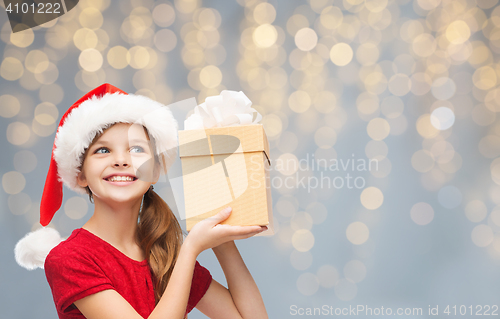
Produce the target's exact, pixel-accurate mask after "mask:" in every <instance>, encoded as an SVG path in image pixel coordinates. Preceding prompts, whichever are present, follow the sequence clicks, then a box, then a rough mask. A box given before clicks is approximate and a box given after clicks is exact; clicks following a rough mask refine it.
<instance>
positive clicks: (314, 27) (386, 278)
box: [0, 0, 500, 318]
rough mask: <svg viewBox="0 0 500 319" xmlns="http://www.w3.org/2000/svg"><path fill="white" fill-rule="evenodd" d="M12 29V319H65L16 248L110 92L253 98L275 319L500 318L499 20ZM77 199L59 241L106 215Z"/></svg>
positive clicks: (2, 113)
mask: <svg viewBox="0 0 500 319" xmlns="http://www.w3.org/2000/svg"><path fill="white" fill-rule="evenodd" d="M1 5H2V6H3V3H2V4H1ZM0 22H1V26H0V27H1V32H0V38H1V42H0V43H1V44H0V46H1V52H2V56H1V66H0V123H1V129H2V133H1V134H0V135H1V142H0V143H1V147H2V151H1V152H0V156H1V164H2V166H1V172H0V175H1V179H2V187H1V190H2V191H1V192H0V247H1V254H2V258H1V260H0V263H1V264H0V269H2V272H1V275H0V276H1V277H0V309H1V312H2V313H1V315H0V317H2V318H55V317H56V312H55V309H54V305H53V302H52V296H51V294H50V289H49V287H48V284H47V283H46V281H45V276H44V273H43V271H42V270H36V271H32V272H28V271H26V270H24V269H22V268H20V267H19V266H17V264H15V261H14V254H13V248H14V246H15V243H16V242H17V241H18V240H19V239H20V238H21V237H22V236H23V235H24V234H26V233H27V232H28V231H30V230H31V229H35V228H37V227H39V225H38V218H39V205H40V198H41V194H42V190H43V186H44V181H45V176H46V174H47V171H48V167H49V161H50V154H51V149H52V144H53V140H54V136H55V130H56V127H57V124H58V122H59V120H60V118H61V116H62V114H63V113H64V112H65V111H66V110H67V108H68V107H69V106H70V105H71V104H72V103H73V102H75V101H76V100H77V99H78V98H80V97H81V96H82V95H83V94H84V93H86V92H87V91H89V90H90V89H92V88H94V87H96V86H98V85H99V84H101V83H104V82H108V83H111V84H113V85H115V86H118V87H120V88H121V89H123V90H125V91H127V92H130V93H137V94H143V95H146V96H149V97H151V98H153V99H156V100H158V101H160V102H162V103H164V104H171V103H174V102H178V101H182V100H185V99H187V98H190V97H196V99H197V101H198V103H201V102H203V101H204V99H205V98H206V97H207V96H211V95H217V94H219V93H220V91H221V90H224V89H229V90H237V91H239V90H242V91H243V92H245V94H246V95H247V96H248V97H249V98H250V99H251V100H252V101H253V105H254V107H255V108H256V109H257V110H258V111H259V112H260V113H261V114H262V115H263V120H262V123H263V124H264V127H265V130H266V132H267V135H268V138H269V140H270V145H271V159H272V160H273V161H274V162H273V166H272V170H271V180H272V181H273V191H272V196H273V207H274V217H275V223H276V228H277V234H276V235H275V236H273V237H268V238H262V237H260V238H252V239H249V240H245V241H238V242H237V245H238V247H239V249H240V252H241V254H242V256H243V258H244V260H245V261H246V263H247V266H248V268H249V269H250V271H251V272H252V274H253V276H254V278H255V280H256V282H257V284H258V285H259V288H260V290H261V293H262V296H263V297H264V300H265V302H266V305H267V309H268V313H269V315H270V317H271V318H288V317H291V315H290V306H291V305H297V306H298V307H321V306H322V305H330V306H334V307H346V306H347V307H348V306H349V305H354V306H355V305H358V304H360V305H367V306H370V307H373V308H375V307H381V306H384V307H385V308H387V307H392V308H393V309H394V310H395V309H396V308H398V307H402V308H406V307H411V308H413V307H421V308H423V311H424V315H423V316H418V317H419V318H421V317H428V316H427V315H426V314H427V309H428V306H429V305H431V306H432V307H434V306H435V305H439V306H440V307H441V308H440V311H442V310H443V308H444V307H445V306H446V305H451V306H453V305H457V306H460V305H466V306H467V307H468V306H470V305H472V306H473V307H475V306H476V305H482V306H485V305H490V306H492V305H495V304H497V305H498V304H499V303H500V300H499V296H500V271H499V269H500V268H499V266H500V121H499V119H497V114H498V113H499V112H500V88H499V84H500V64H499V54H500V6H498V0H309V1H291V0H280V1H277V0H275V1H269V2H265V1H261V0H248V1H246V0H238V1H200V0H175V1H172V2H168V1H152V0H141V1H139V0H121V1H110V0H81V1H80V2H79V4H78V6H77V7H76V8H75V9H73V10H72V11H70V12H69V13H67V14H65V15H64V16H62V17H60V18H59V19H58V20H54V21H51V22H48V23H46V24H44V25H43V26H41V27H37V28H35V29H33V30H26V31H23V32H19V33H15V34H12V33H11V29H10V24H9V23H8V21H7V14H6V13H5V11H4V9H2V13H1V14H0ZM173 109H174V113H175V115H176V117H177V119H178V121H179V123H180V126H181V128H182V123H183V120H184V119H185V117H186V114H187V111H188V110H186V109H183V108H182V107H179V108H173ZM335 159H336V160H337V161H338V163H342V161H343V163H344V164H345V163H348V162H347V161H348V160H351V161H355V162H356V167H355V169H354V170H352V169H351V167H350V165H351V164H347V166H346V167H345V168H342V167H341V165H340V164H339V166H340V169H338V170H332V169H330V168H331V167H330V164H331V163H332V162H333V161H334V160H335ZM370 160H371V161H372V162H376V163H377V164H378V166H377V169H373V168H372V169H370V170H367V169H365V170H363V169H360V168H359V167H358V166H357V165H358V163H361V162H363V161H365V162H367V163H368V161H370ZM278 163H287V164H288V165H277V164H278ZM325 163H327V164H326V165H325ZM349 163H352V162H349ZM299 164H300V165H299ZM347 174H350V176H351V177H353V178H356V177H358V182H360V181H364V184H363V185H362V187H352V185H353V184H352V182H353V180H354V179H352V180H351V187H348V186H347V184H346V183H344V184H343V185H342V186H340V181H343V182H347V179H346V176H347ZM322 177H323V178H325V179H326V178H329V179H330V180H332V179H334V178H336V177H337V180H336V181H337V183H336V184H335V185H332V183H330V184H329V185H323V187H319V186H317V187H312V186H314V185H313V184H314V183H312V184H308V186H309V188H307V185H306V187H304V186H302V185H303V184H301V183H300V180H301V179H302V180H304V179H305V181H306V183H307V180H308V178H309V180H311V181H314V178H316V180H321V178H322ZM285 178H288V179H287V181H288V182H289V183H288V184H287V185H293V186H292V187H287V185H285V184H284V183H283V182H284V181H285ZM360 184H361V183H359V184H358V186H359V185H360ZM155 190H156V188H155ZM167 190H168V189H167V187H166V188H164V189H161V188H160V189H159V190H157V191H158V193H160V194H166V193H168V192H167ZM64 192H65V195H64V202H63V206H62V207H61V210H60V211H59V212H58V213H57V214H56V216H55V218H54V220H53V222H52V224H51V226H53V227H55V228H57V229H58V230H59V231H60V232H61V234H62V235H63V236H69V234H70V233H71V231H72V230H73V229H74V228H78V227H81V226H82V225H83V224H84V222H85V221H86V220H87V219H88V218H89V217H90V215H91V213H92V210H93V207H92V204H90V203H89V202H88V199H87V198H85V197H84V196H79V195H77V194H76V193H72V192H71V191H70V190H69V189H67V188H65V189H64ZM162 192H163V193H162ZM165 196H167V195H165ZM167 197H168V196H167ZM167 202H168V200H167ZM170 204H172V203H170ZM198 260H199V261H200V262H201V263H202V264H203V265H205V266H206V267H207V268H209V270H210V271H211V272H212V274H213V276H214V278H215V279H217V280H219V281H220V282H222V283H225V279H224V276H223V273H222V271H221V270H220V267H219V266H218V263H217V260H216V258H215V257H214V255H213V253H212V252H211V251H206V252H204V253H202V254H201V255H200V257H199V259H198ZM474 309H476V308H474ZM361 317H362V316H361ZM407 317H415V318H416V317H417V316H407ZM469 317H470V316H469ZM190 318H204V316H203V315H202V314H201V313H200V312H198V311H197V310H194V311H193V312H192V314H191V315H190Z"/></svg>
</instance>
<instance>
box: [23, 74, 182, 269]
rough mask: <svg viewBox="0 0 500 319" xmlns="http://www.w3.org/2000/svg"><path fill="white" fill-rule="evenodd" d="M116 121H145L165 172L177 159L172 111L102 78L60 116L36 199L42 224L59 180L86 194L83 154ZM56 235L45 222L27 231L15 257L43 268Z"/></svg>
mask: <svg viewBox="0 0 500 319" xmlns="http://www.w3.org/2000/svg"><path fill="white" fill-rule="evenodd" d="M114 123H135V124H141V125H143V126H144V127H146V129H147V130H148V133H149V135H150V136H151V137H153V138H154V140H155V143H156V150H155V151H156V154H157V155H158V157H159V158H160V162H161V163H160V164H161V166H162V171H163V172H164V173H166V172H167V170H168V168H169V167H170V166H171V165H172V164H173V162H174V161H175V158H176V155H177V129H178V126H177V121H176V120H175V119H174V117H173V115H172V112H171V111H170V110H169V109H168V108H167V107H166V106H164V105H163V104H161V103H159V102H156V101H154V100H152V99H150V98H148V97H145V96H141V95H134V94H127V93H125V92H124V91H122V90H120V89H118V88H116V87H114V86H112V85H110V84H103V85H101V86H99V87H97V88H95V89H93V90H92V91H90V92H88V93H87V94H85V95H84V96H83V97H82V98H81V99H79V100H78V101H76V102H75V104H73V105H72V106H71V107H70V108H69V109H68V110H67V111H66V113H64V115H63V116H62V118H61V121H60V122H59V126H58V129H57V132H56V136H55V140H54V145H53V147H52V156H51V159H50V166H49V171H48V173H47V179H46V180H45V187H44V189H43V194H42V199H41V203H40V224H41V225H42V226H47V225H48V224H49V223H50V221H51V220H52V218H53V217H54V214H55V213H56V211H57V210H59V208H60V207H61V204H62V199H63V184H64V185H66V186H67V187H68V188H69V189H71V190H73V191H75V192H76V193H79V194H86V191H85V188H83V187H81V186H79V185H78V183H77V177H78V173H79V172H80V171H79V169H78V168H79V167H80V165H81V157H82V155H83V154H84V152H85V150H86V149H87V148H88V147H89V145H90V143H91V142H92V140H93V139H94V138H95V136H96V135H97V134H98V133H102V132H103V130H104V129H106V128H108V127H109V126H111V125H112V124H114ZM60 241H61V238H60V236H59V234H58V233H57V232H56V231H55V230H54V229H51V228H48V227H43V228H41V229H39V230H37V231H35V232H32V233H29V234H28V235H26V236H25V237H24V238H23V239H21V240H20V241H19V242H18V244H17V245H16V248H15V255H16V261H17V262H18V264H20V265H21V266H23V267H25V268H27V269H30V270H31V269H35V268H37V267H40V268H43V263H44V261H45V257H46V256H47V254H48V253H49V252H50V250H51V249H52V248H53V247H55V246H56V245H57V244H58V243H59V242H60Z"/></svg>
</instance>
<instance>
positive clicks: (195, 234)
mask: <svg viewBox="0 0 500 319" xmlns="http://www.w3.org/2000/svg"><path fill="white" fill-rule="evenodd" d="M230 214H231V207H226V208H225V209H223V210H221V211H220V212H219V213H218V214H217V215H214V216H213V217H209V218H207V219H205V220H202V221H201V222H199V223H197V224H196V225H194V226H193V228H192V229H191V231H190V232H189V234H188V236H187V237H186V239H185V240H184V245H186V246H188V247H190V248H191V249H193V250H194V252H195V253H196V254H197V255H198V254H200V253H201V252H202V251H204V250H206V249H209V248H213V247H216V246H219V245H221V244H223V243H225V242H228V241H231V240H236V239H245V238H248V237H252V236H253V235H256V234H258V233H260V232H262V231H264V230H266V229H267V227H266V226H231V225H221V224H220V222H222V221H224V220H226V219H227V218H229V215H230Z"/></svg>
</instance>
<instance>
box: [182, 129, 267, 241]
mask: <svg viewBox="0 0 500 319" xmlns="http://www.w3.org/2000/svg"><path fill="white" fill-rule="evenodd" d="M179 156H180V159H181V165H182V175H183V177H182V178H183V185H184V201H185V218H186V228H187V230H188V231H190V230H191V228H192V227H193V226H194V225H195V224H196V223H197V222H199V221H201V220H203V219H205V218H208V217H211V216H213V215H215V214H217V213H218V212H219V211H221V210H222V209H223V208H225V207H227V206H231V208H232V213H231V215H230V216H229V218H228V219H227V220H225V221H223V222H222V223H221V224H228V225H240V226H248V225H261V226H265V225H267V226H268V230H266V231H264V232H261V233H259V234H258V235H273V234H274V227H273V216H272V199H271V185H270V177H269V167H270V164H271V162H270V157H269V142H268V140H267V136H266V133H265V131H264V127H263V126H262V125H261V124H251V125H237V126H227V127H213V128H203V129H190V130H184V131H179Z"/></svg>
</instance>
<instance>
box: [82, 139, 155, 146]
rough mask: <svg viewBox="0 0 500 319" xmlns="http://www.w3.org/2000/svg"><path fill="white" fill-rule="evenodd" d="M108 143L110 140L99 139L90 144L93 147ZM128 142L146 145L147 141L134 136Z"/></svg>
mask: <svg viewBox="0 0 500 319" xmlns="http://www.w3.org/2000/svg"><path fill="white" fill-rule="evenodd" d="M110 143H111V142H109V141H106V140H99V141H97V142H95V144H94V145H93V146H92V148H93V147H94V146H98V145H108V144H110ZM129 143H130V144H134V143H136V144H144V145H148V142H147V141H146V140H143V139H137V138H136V139H132V140H130V141H129Z"/></svg>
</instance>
